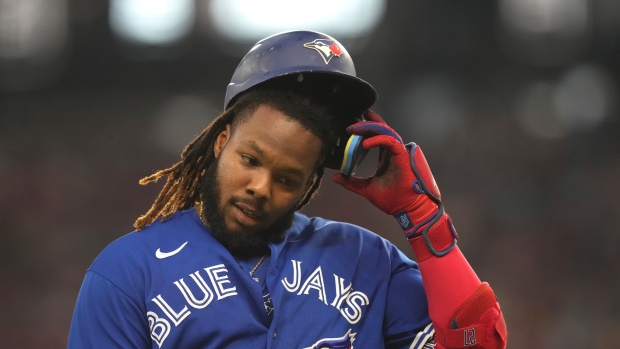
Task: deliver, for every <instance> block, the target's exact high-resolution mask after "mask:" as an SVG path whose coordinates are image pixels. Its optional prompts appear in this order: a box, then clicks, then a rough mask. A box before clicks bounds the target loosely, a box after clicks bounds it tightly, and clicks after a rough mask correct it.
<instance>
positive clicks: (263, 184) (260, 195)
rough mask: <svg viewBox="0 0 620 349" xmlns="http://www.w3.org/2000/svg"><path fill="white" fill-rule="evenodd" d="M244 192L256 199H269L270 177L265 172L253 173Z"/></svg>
mask: <svg viewBox="0 0 620 349" xmlns="http://www.w3.org/2000/svg"><path fill="white" fill-rule="evenodd" d="M246 192H247V193H248V194H250V195H252V196H254V197H255V198H256V199H262V200H266V199H269V198H270V197H271V175H270V174H269V173H268V172H267V171H254V173H253V174H252V177H251V179H250V182H249V183H248V185H247V186H246Z"/></svg>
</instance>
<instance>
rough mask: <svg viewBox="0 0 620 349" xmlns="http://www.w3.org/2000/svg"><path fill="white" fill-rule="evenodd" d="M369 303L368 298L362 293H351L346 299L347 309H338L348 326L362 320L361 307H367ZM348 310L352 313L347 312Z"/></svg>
mask: <svg viewBox="0 0 620 349" xmlns="http://www.w3.org/2000/svg"><path fill="white" fill-rule="evenodd" d="M369 303H370V302H369V301H368V297H366V295H365V294H363V293H362V292H360V291H355V292H351V293H350V294H349V296H348V297H347V305H348V306H349V308H343V309H340V313H341V314H342V316H344V317H345V319H347V321H349V323H350V324H356V323H357V322H358V321H360V319H361V318H362V306H365V305H368V304H369ZM349 309H351V310H352V311H349Z"/></svg>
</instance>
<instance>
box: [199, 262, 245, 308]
mask: <svg viewBox="0 0 620 349" xmlns="http://www.w3.org/2000/svg"><path fill="white" fill-rule="evenodd" d="M205 270H206V271H207V274H208V275H209V279H211V283H212V284H213V289H215V293H216V294H217V300H218V301H219V300H220V299H222V298H226V297H230V296H235V295H237V287H236V286H233V287H230V288H224V284H229V283H230V280H228V275H226V274H224V275H221V276H220V273H228V269H226V268H225V267H224V264H218V265H214V266H212V267H209V268H205Z"/></svg>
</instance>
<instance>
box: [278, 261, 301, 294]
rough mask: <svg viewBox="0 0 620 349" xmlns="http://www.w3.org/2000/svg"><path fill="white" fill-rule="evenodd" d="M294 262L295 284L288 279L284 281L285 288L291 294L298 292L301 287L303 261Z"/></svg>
mask: <svg viewBox="0 0 620 349" xmlns="http://www.w3.org/2000/svg"><path fill="white" fill-rule="evenodd" d="M291 262H293V282H292V283H291V282H289V281H288V279H287V278H284V279H282V284H283V285H284V288H285V289H286V290H287V291H289V292H291V293H292V292H296V291H297V289H298V288H299V286H300V285H301V261H291Z"/></svg>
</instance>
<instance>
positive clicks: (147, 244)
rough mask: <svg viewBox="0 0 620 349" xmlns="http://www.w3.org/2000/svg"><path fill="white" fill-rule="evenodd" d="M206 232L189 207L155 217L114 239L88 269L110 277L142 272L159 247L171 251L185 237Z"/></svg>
mask: <svg viewBox="0 0 620 349" xmlns="http://www.w3.org/2000/svg"><path fill="white" fill-rule="evenodd" d="M208 235H209V234H204V228H203V227H202V224H201V223H200V221H199V220H198V216H197V215H196V214H195V211H194V210H193V209H191V210H185V211H180V212H177V213H175V214H174V215H172V216H171V217H170V218H169V219H168V220H166V221H164V222H162V221H161V220H158V221H156V222H154V223H153V224H151V225H149V226H147V227H146V228H144V229H143V230H141V231H133V232H131V233H129V234H126V235H124V236H121V237H120V238H118V239H116V240H114V241H113V242H111V243H110V244H109V245H108V246H107V247H105V248H104V249H103V251H102V252H101V253H100V254H99V255H98V256H97V258H95V260H94V261H93V263H92V265H91V267H90V268H89V270H90V271H94V272H97V273H98V274H100V275H102V276H104V277H106V278H108V279H110V280H111V281H114V280H116V279H121V278H122V276H123V275H133V276H135V275H139V274H144V271H145V270H146V269H149V268H150V266H151V264H152V263H154V262H155V261H156V260H157V259H158V258H159V257H158V255H160V254H161V252H162V251H165V252H169V251H173V250H175V249H177V248H178V247H179V246H181V245H182V244H183V243H184V242H186V241H188V240H189V239H194V240H195V239H204V238H205V237H207V236H208ZM158 251H159V252H158Z"/></svg>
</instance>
